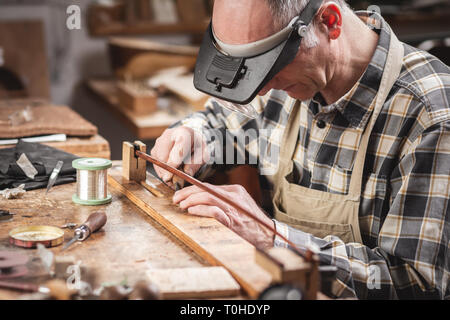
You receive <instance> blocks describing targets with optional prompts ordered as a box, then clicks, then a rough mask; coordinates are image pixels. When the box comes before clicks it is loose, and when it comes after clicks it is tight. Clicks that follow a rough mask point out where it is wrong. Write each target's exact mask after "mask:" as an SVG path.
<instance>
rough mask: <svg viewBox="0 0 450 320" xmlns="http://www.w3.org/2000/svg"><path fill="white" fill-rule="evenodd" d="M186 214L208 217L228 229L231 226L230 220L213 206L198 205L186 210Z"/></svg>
mask: <svg viewBox="0 0 450 320" xmlns="http://www.w3.org/2000/svg"><path fill="white" fill-rule="evenodd" d="M188 213H189V214H192V215H196V216H200V217H210V218H215V219H216V220H217V221H219V222H220V223H222V224H223V225H225V226H227V227H228V228H229V227H230V226H231V220H230V218H229V217H228V216H227V215H226V213H225V212H224V211H223V210H222V209H220V208H219V207H215V206H206V205H198V206H194V207H190V208H189V209H188Z"/></svg>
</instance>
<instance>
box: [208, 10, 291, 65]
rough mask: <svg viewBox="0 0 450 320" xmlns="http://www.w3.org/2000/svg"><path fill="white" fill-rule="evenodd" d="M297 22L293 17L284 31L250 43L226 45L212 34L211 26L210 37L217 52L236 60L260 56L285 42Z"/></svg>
mask: <svg viewBox="0 0 450 320" xmlns="http://www.w3.org/2000/svg"><path fill="white" fill-rule="evenodd" d="M298 20H299V17H298V16H297V17H295V18H294V19H292V20H291V22H289V24H288V26H287V27H285V28H284V29H282V30H280V31H278V32H277V33H275V34H273V35H271V36H269V37H267V38H264V39H261V40H258V41H255V42H250V43H245V44H227V43H224V42H222V41H220V40H219V38H217V36H216V34H215V33H214V29H213V28H212V26H211V29H212V35H213V38H214V42H215V45H216V47H217V49H218V50H220V51H222V52H223V53H225V54H227V55H229V56H232V57H237V58H247V57H253V56H257V55H260V54H262V53H264V52H267V51H269V50H271V49H273V48H275V47H276V46H278V45H279V44H280V43H282V42H283V41H285V40H287V38H288V37H289V34H290V33H291V31H292V29H293V28H294V26H295V25H296V22H297V21H298Z"/></svg>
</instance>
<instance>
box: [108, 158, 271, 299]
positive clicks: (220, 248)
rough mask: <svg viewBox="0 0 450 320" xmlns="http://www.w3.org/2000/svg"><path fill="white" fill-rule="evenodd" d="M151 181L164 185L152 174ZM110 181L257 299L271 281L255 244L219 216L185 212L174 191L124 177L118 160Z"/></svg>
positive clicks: (110, 174) (112, 170)
mask: <svg viewBox="0 0 450 320" xmlns="http://www.w3.org/2000/svg"><path fill="white" fill-rule="evenodd" d="M147 180H148V181H151V182H152V183H154V184H155V185H159V186H160V188H161V189H163V188H164V186H162V185H161V183H159V182H158V180H156V179H155V178H152V177H151V176H150V175H147ZM108 182H109V184H110V185H111V186H112V187H113V188H115V189H117V190H118V191H120V192H121V193H123V194H124V195H125V196H126V197H128V198H129V199H130V200H131V201H132V202H133V203H135V204H136V205H137V206H138V207H139V208H141V209H142V210H144V211H145V212H146V213H147V214H148V215H149V216H151V217H152V218H153V219H155V220H156V221H158V222H159V223H160V224H161V225H163V226H164V227H165V228H166V229H167V230H169V231H170V232H171V233H172V234H173V235H174V236H176V237H177V238H179V239H180V240H181V241H182V242H183V243H185V244H186V245H187V246H188V247H190V248H191V249H192V250H193V251H195V252H196V253H197V254H198V255H200V256H201V257H202V258H203V259H205V260H206V261H207V262H208V263H210V264H211V265H218V266H223V267H225V268H226V269H227V270H228V271H229V272H230V273H231V275H232V276H233V277H234V278H235V279H236V281H237V282H238V283H239V284H240V285H241V287H242V288H243V290H244V291H245V292H246V293H247V294H248V295H249V296H250V297H252V298H256V297H257V296H258V295H259V293H261V292H262V291H263V290H264V289H265V288H266V287H267V286H268V285H269V284H270V282H271V280H272V278H271V276H270V275H269V273H267V272H266V271H265V270H263V269H262V268H261V267H260V266H258V265H257V264H256V262H255V247H254V246H253V245H251V244H250V243H249V242H247V241H246V240H244V239H242V238H241V237H240V236H238V235H237V234H236V233H234V232H233V231H231V230H230V229H228V228H226V227H225V226H223V225H222V224H221V223H219V222H218V221H216V220H215V219H212V218H203V217H196V216H190V215H187V214H185V213H184V212H183V211H182V210H181V209H180V208H179V207H177V206H175V205H174V204H173V203H172V200H171V199H172V197H171V192H170V191H168V193H167V195H168V196H166V197H164V198H158V197H155V196H153V195H152V194H151V193H150V192H149V191H148V190H146V189H145V188H144V187H143V186H142V185H140V184H139V183H136V182H134V181H128V180H126V179H124V178H123V177H122V167H121V166H119V165H118V164H117V162H116V163H115V165H113V168H112V169H110V170H109V175H108Z"/></svg>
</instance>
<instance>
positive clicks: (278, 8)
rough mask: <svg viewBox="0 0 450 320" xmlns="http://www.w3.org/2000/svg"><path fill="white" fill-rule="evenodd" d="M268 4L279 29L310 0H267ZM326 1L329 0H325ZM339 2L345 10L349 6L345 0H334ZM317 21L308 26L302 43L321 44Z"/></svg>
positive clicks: (308, 46)
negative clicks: (316, 29) (317, 31)
mask: <svg viewBox="0 0 450 320" xmlns="http://www.w3.org/2000/svg"><path fill="white" fill-rule="evenodd" d="M266 1H267V4H268V5H269V7H270V10H271V11H272V16H273V18H274V22H275V27H276V28H277V29H279V30H281V29H282V28H284V27H285V26H287V24H288V23H289V22H290V21H291V20H292V19H293V18H294V17H295V16H297V15H298V14H299V13H301V12H302V10H303V9H305V7H306V5H307V4H308V3H309V1H310V0H266ZM323 1H324V2H326V1H327V0H323ZM334 1H335V2H336V3H338V4H339V5H340V6H341V7H342V8H343V9H344V11H345V10H347V9H348V8H349V7H348V5H347V3H346V2H345V0H334ZM314 29H315V23H312V24H311V25H310V26H309V27H308V33H307V34H306V36H305V38H304V39H303V41H302V43H304V44H305V46H306V47H307V48H313V47H315V46H317V45H318V44H319V38H317V35H316V33H315V30H314Z"/></svg>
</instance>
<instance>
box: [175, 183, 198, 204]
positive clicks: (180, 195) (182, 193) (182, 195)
mask: <svg viewBox="0 0 450 320" xmlns="http://www.w3.org/2000/svg"><path fill="white" fill-rule="evenodd" d="M198 192H204V190H202V189H200V188H199V187H197V186H189V187H185V188H183V189H181V190H178V191H177V192H175V194H174V195H173V198H172V201H173V203H179V202H180V201H183V200H184V199H186V198H187V197H189V196H190V195H191V194H194V193H198Z"/></svg>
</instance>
